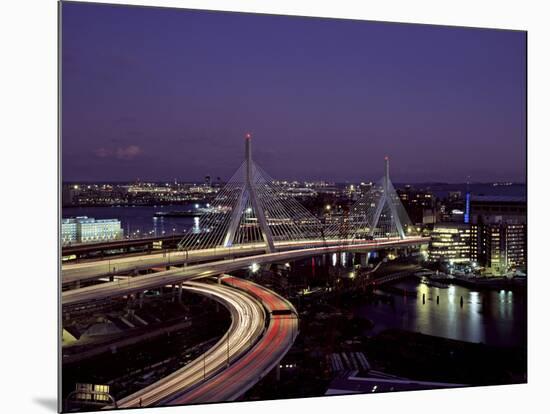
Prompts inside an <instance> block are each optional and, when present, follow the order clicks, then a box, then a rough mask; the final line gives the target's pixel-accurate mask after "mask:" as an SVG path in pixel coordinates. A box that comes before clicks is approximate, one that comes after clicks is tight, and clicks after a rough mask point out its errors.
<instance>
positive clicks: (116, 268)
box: [62, 237, 427, 285]
mask: <svg viewBox="0 0 550 414" xmlns="http://www.w3.org/2000/svg"><path fill="white" fill-rule="evenodd" d="M412 239H413V237H409V238H407V239H405V240H412ZM419 239H422V238H419ZM390 240H393V241H400V240H401V239H399V238H394V239H379V240H369V241H364V240H355V239H354V240H351V239H350V240H307V241H300V242H281V243H276V244H275V247H276V248H277V251H279V252H281V251H287V250H298V249H304V248H310V247H329V246H346V248H347V249H350V248H352V247H353V246H364V245H365V243H377V242H381V241H390ZM426 240H427V239H426ZM264 251H265V244H263V243H257V244H246V245H240V246H234V247H216V248H212V249H202V250H187V251H185V250H175V251H169V252H162V253H153V254H144V255H139V256H129V257H119V258H113V259H101V260H96V261H91V262H84V263H73V264H65V265H63V268H62V284H63V285H65V284H69V283H74V282H78V281H86V280H93V279H97V278H102V277H105V276H110V275H113V274H115V273H126V272H132V271H135V270H144V269H150V268H152V267H160V266H171V265H181V264H184V263H185V264H188V263H196V262H201V261H207V260H216V259H223V258H227V257H241V256H250V255H255V254H261V253H263V252H264Z"/></svg>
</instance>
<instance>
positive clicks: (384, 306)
mask: <svg viewBox="0 0 550 414" xmlns="http://www.w3.org/2000/svg"><path fill="white" fill-rule="evenodd" d="M374 260H376V259H374ZM354 262H357V258H354V257H353V255H352V254H345V255H338V257H336V256H335V255H333V256H331V257H330V259H329V258H328V257H327V258H326V259H325V260H323V259H322V258H316V259H315V260H306V261H301V262H297V263H296V265H295V266H294V265H293V270H292V272H291V273H292V275H293V277H294V278H296V280H298V282H296V283H299V284H301V286H306V287H309V288H310V289H313V288H314V287H325V286H326V287H334V286H335V284H336V283H342V282H345V283H346V284H348V285H350V286H353V283H354V282H355V281H353V280H350V279H349V278H348V279H346V280H340V282H336V280H337V278H340V277H341V276H340V275H343V276H345V275H348V274H350V272H351V271H353V269H354V267H353V263H354ZM396 266H397V267H399V266H400V265H399V264H398V265H396ZM391 287H394V288H397V289H396V290H401V291H407V292H410V295H404V294H399V293H394V291H393V289H385V288H381V289H380V290H376V291H375V294H376V297H377V298H378V299H376V300H372V298H368V297H366V296H365V297H364V298H360V299H358V300H357V301H356V303H354V305H353V312H354V313H355V315H357V316H358V317H360V318H363V319H368V320H369V321H371V322H372V323H373V327H372V328H371V329H367V330H366V331H365V332H364V333H365V335H367V336H371V335H376V334H378V333H380V332H382V331H384V330H386V329H401V330H405V331H410V332H419V333H423V334H426V335H432V336H438V337H442V338H448V339H455V340H460V341H465V342H472V343H480V342H481V343H484V344H487V345H494V346H502V347H516V346H518V347H522V346H525V344H526V343H527V327H526V324H525V321H526V319H527V296H526V291H525V290H524V289H518V290H514V291H512V290H475V289H472V288H468V287H464V286H458V285H448V288H443V287H435V286H428V285H427V284H425V283H422V282H420V281H419V280H418V279H416V278H408V279H405V280H402V281H400V282H396V283H393V284H391ZM438 297H439V300H438ZM461 298H462V306H461Z"/></svg>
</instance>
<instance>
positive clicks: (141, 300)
mask: <svg viewBox="0 0 550 414" xmlns="http://www.w3.org/2000/svg"><path fill="white" fill-rule="evenodd" d="M144 295H145V292H139V293H138V306H139V308H140V309H141V308H143V296H144Z"/></svg>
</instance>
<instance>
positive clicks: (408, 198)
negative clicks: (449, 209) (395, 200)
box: [397, 185, 436, 225]
mask: <svg viewBox="0 0 550 414" xmlns="http://www.w3.org/2000/svg"><path fill="white" fill-rule="evenodd" d="M397 194H398V195H399V198H400V199H401V202H402V203H403V207H404V208H405V211H406V212H407V214H408V215H409V218H410V219H411V221H412V222H413V223H414V224H417V225H421V224H434V223H435V222H436V219H435V198H434V196H433V194H432V193H430V192H428V191H424V190H415V189H413V188H412V187H411V186H410V185H406V186H405V187H404V188H403V189H399V190H397Z"/></svg>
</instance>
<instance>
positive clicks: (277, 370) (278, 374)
mask: <svg viewBox="0 0 550 414" xmlns="http://www.w3.org/2000/svg"><path fill="white" fill-rule="evenodd" d="M275 380H276V381H277V382H279V381H280V380H281V361H279V363H278V364H277V366H276V368H275Z"/></svg>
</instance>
